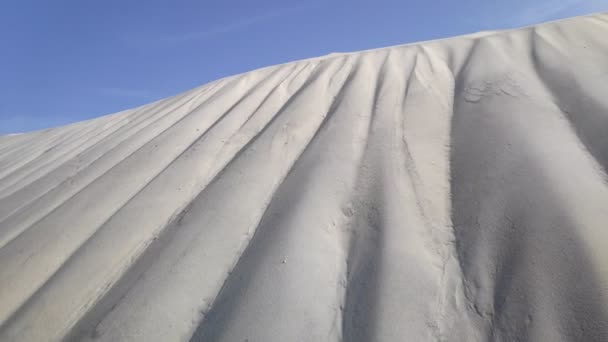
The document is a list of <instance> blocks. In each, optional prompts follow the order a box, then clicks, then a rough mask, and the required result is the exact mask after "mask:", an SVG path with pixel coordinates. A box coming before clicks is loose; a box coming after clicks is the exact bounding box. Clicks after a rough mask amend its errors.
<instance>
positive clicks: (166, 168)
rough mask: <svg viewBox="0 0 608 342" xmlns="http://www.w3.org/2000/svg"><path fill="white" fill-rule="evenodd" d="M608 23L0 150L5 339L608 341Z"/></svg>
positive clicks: (219, 88)
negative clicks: (607, 95)
mask: <svg viewBox="0 0 608 342" xmlns="http://www.w3.org/2000/svg"><path fill="white" fill-rule="evenodd" d="M606 34H608V14H596V15H592V16H586V17H578V18H573V19H568V20H563V21H558V22H552V23H547V24H542V25H538V26H535V27H528V28H523V29H518V30H512V31H504V32H492V33H484V34H477V35H469V36H462V37H456V38H452V39H445V40H439V41H431V42H425V43H421V44H410V45H404V46H395V47H389V48H383V49H376V50H369V51H362V52H358V53H344V54H332V55H330V56H328V57H325V58H323V57H321V58H313V59H308V60H302V61H297V62H293V63H287V64H283V65H278V66H274V67H267V68H263V69H260V70H255V71H252V72H249V73H245V74H241V75H236V76H231V77H227V78H224V79H221V80H218V81H215V82H212V83H209V84H207V85H203V86H201V87H198V88H196V89H193V90H191V91H188V92H185V93H183V94H180V95H177V96H174V97H171V98H168V99H164V100H161V101H157V102H155V103H152V104H149V105H146V106H142V107H139V108H135V109H130V110H126V111H123V112H120V113H116V114H113V115H109V116H105V117H101V118H98V119H93V120H88V121H84V122H80V123H75V124H72V125H68V126H64V127H58V128H53V129H47V130H43V131H38V132H32V133H26V134H17V135H7V136H3V137H0V340H1V341H59V340H78V341H80V340H84V341H97V340H100V341H133V340H137V341H249V342H253V341H607V340H608V230H606V222H608V210H606V207H607V205H608V183H607V182H608V178H607V176H606V171H607V170H608V134H606V132H608V98H607V97H606V94H607V93H608V57H607V56H608V42H607V41H606V40H605V39H603V38H604V37H605V35H606Z"/></svg>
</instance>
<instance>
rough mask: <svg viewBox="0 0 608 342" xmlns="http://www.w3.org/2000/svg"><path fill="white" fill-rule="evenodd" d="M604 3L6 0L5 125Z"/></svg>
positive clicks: (111, 107)
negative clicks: (312, 59) (283, 65)
mask: <svg viewBox="0 0 608 342" xmlns="http://www.w3.org/2000/svg"><path fill="white" fill-rule="evenodd" d="M599 11H608V1H606V0H510V1H493V0H426V1H425V0H423V1H420V0H415V1H414V0H411V1H409V0H401V1H391V0H366V1H363V0H324V1H322V0H309V1H290V0H282V1H278V0H258V1H254V0H247V1H246V0H232V1H230V0H224V1H221V0H218V1H212V0H206V1H202V0H199V1H194V0H164V1H160V0H146V1H144V0H139V1H136V0H130V1H129V0H104V1H83V0H55V1H48V0H3V1H2V3H1V4H0V44H2V45H1V48H0V134H5V133H15V132H25V131H31V130H37V129H42V128H46V127H52V126H57V125H63V124H66V123H70V122H74V121H80V120H84V119H89V118H93V117H97V116H100V115H104V114H109V113H113V112H117V111H120V110H124V109H127V108H131V107H135V106H138V105H142V104H145V103H148V102H151V101H154V100H158V99H161V98H164V97H168V96H171V95H174V94H177V93H179V92H182V91H185V90H188V89H190V88H193V87H196V86H198V85H201V84H204V83H207V82H209V81H213V80H215V79H218V78H221V77H225V76H229V75H233V74H237V73H241V72H245V71H249V70H253V69H256V68H259V67H264V66H268V65H273V64H277V63H283V62H288V61H292V60H297V59H302V58H308V57H313V56H320V55H325V54H328V53H331V52H346V51H357V50H362V49H369V48H376V47H383V46H389V45H397V44H404V43H411V42H415V41H421V40H429V39H435V38H442V37H448V36H453V35H459V34H464V33H471V32H476V31H481V30H495V29H506V28H512V27H519V26H524V25H530V24H533V23H537V22H541V21H547V20H553V19H558V18H563V17H569V16H575V15H580V14H587V13H592V12H599Z"/></svg>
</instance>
